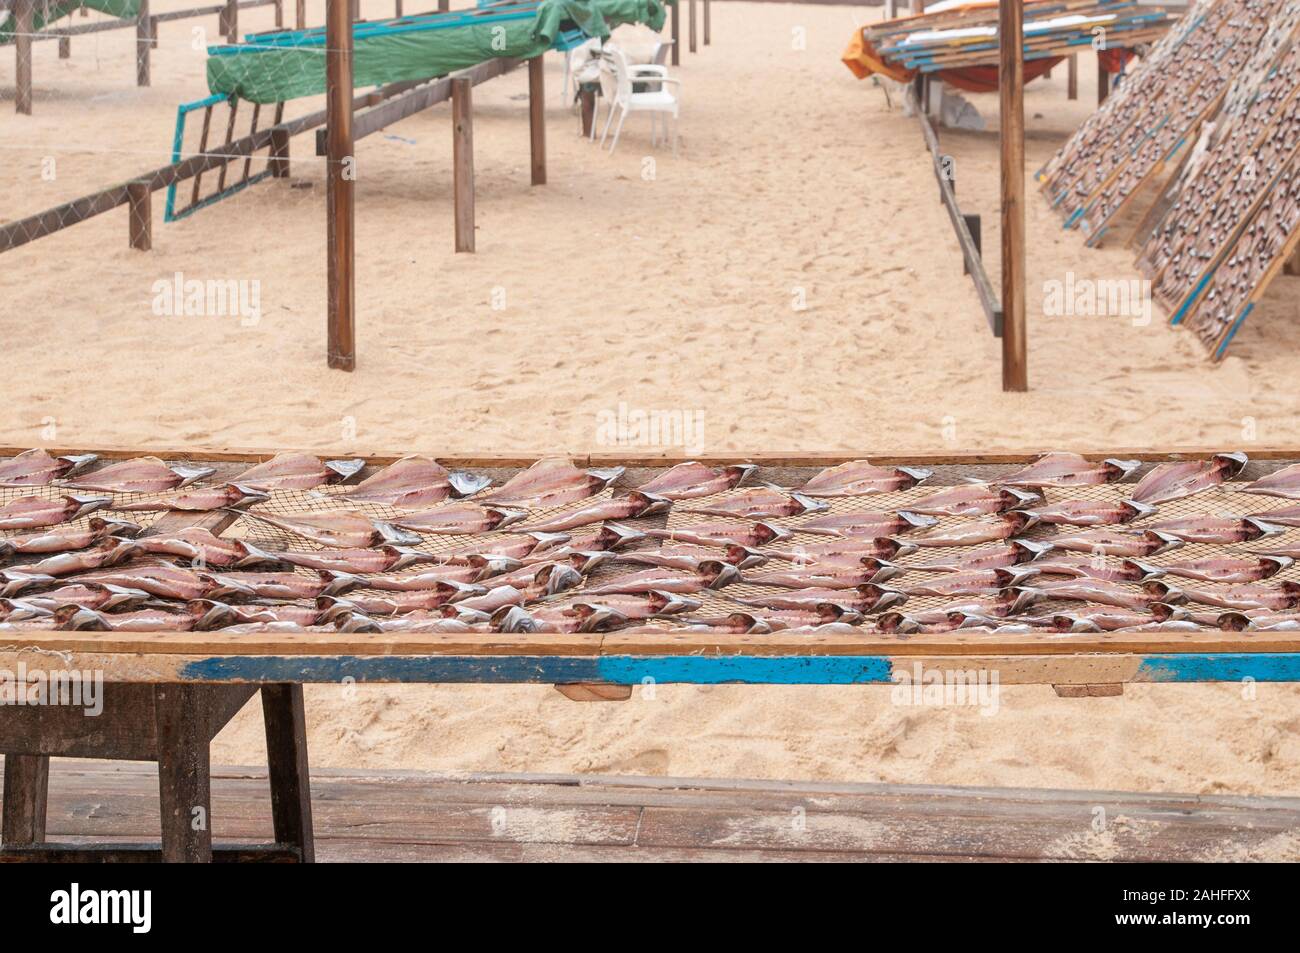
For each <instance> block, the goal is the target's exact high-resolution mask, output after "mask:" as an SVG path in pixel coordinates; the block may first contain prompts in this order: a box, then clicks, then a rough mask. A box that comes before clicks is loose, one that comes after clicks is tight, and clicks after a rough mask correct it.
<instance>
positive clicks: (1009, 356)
mask: <svg viewBox="0 0 1300 953" xmlns="http://www.w3.org/2000/svg"><path fill="white" fill-rule="evenodd" d="M998 10H999V23H998V35H999V36H1000V37H1004V39H1003V41H1002V44H1001V49H1000V53H999V56H1000V59H1001V65H1000V72H999V77H998V92H999V95H1000V98H1001V133H1000V135H1001V146H1002V162H1001V165H1002V311H1003V319H1002V389H1003V390H1004V391H1024V390H1028V389H1029V371H1028V366H1027V361H1026V357H1025V101H1024V90H1025V81H1024V77H1025V63H1024V48H1023V44H1024V0H1001V4H1000V5H999V7H998Z"/></svg>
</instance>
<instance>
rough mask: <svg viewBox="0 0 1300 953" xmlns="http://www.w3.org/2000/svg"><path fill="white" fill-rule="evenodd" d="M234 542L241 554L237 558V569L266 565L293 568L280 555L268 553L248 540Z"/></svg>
mask: <svg viewBox="0 0 1300 953" xmlns="http://www.w3.org/2000/svg"><path fill="white" fill-rule="evenodd" d="M234 544H235V548H236V549H237V550H239V556H238V557H237V558H236V559H235V568H236V569H243V568H246V567H248V566H264V567H268V568H269V567H273V566H274V567H283V568H285V569H292V568H293V566H292V565H291V564H290V563H287V562H285V561H284V560H283V559H281V558H280V557H279V556H276V555H273V554H272V553H268V552H267V551H266V550H264V549H260V548H258V547H257V546H254V545H253V544H252V543H250V542H248V541H247V540H243V539H237V540H234Z"/></svg>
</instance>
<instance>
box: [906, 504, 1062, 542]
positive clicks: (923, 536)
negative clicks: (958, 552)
mask: <svg viewBox="0 0 1300 953" xmlns="http://www.w3.org/2000/svg"><path fill="white" fill-rule="evenodd" d="M1037 523H1038V518H1037V517H1035V516H1032V515H1030V514H1029V513H1022V512H1020V511H1018V510H1012V511H1009V512H1006V513H1000V514H998V515H997V516H984V517H980V518H979V519H975V520H970V521H969V522H965V523H961V524H958V525H955V526H937V527H935V528H933V529H931V530H929V531H927V532H924V533H918V534H916V535H914V536H909V537H908V538H907V539H908V542H910V543H913V544H915V545H917V546H978V545H980V544H982V543H996V542H998V541H1000V540H1004V539H1010V538H1011V537H1012V536H1016V535H1018V534H1020V533H1023V532H1025V531H1026V530H1029V529H1032V528H1033V527H1034V526H1035V525H1036V524H1037Z"/></svg>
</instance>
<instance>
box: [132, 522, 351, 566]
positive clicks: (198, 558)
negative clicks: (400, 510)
mask: <svg viewBox="0 0 1300 953" xmlns="http://www.w3.org/2000/svg"><path fill="white" fill-rule="evenodd" d="M135 545H136V548H137V549H138V550H139V551H140V552H142V553H147V554H149V555H151V556H178V557H180V558H182V559H187V560H189V561H190V563H191V566H190V568H191V569H201V568H207V567H208V566H212V567H215V568H230V567H237V566H239V567H242V566H252V565H268V564H277V563H282V564H286V565H287V564H289V563H288V560H284V559H280V558H279V557H277V556H274V555H272V554H270V553H265V552H263V551H262V550H260V549H258V548H257V547H255V546H252V545H250V544H247V543H245V542H243V541H242V540H238V539H222V538H221V537H220V536H214V535H213V534H212V533H211V532H210V531H208V530H206V529H204V528H203V527H201V526H187V527H185V528H184V529H180V530H177V531H176V532H174V533H160V534H158V535H156V536H142V537H140V538H139V539H137V540H135ZM366 552H372V550H366Z"/></svg>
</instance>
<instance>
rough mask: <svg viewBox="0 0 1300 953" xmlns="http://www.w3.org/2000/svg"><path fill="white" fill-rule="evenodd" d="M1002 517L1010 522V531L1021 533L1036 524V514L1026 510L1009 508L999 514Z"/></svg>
mask: <svg viewBox="0 0 1300 953" xmlns="http://www.w3.org/2000/svg"><path fill="white" fill-rule="evenodd" d="M1001 516H1002V519H1003V520H1005V521H1006V522H1008V523H1010V524H1011V529H1012V532H1015V533H1023V532H1025V531H1026V530H1031V529H1033V528H1034V527H1035V526H1037V525H1038V516H1037V514H1035V513H1031V512H1029V511H1028V510H1011V511H1010V512H1008V513H1003V514H1001Z"/></svg>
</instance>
